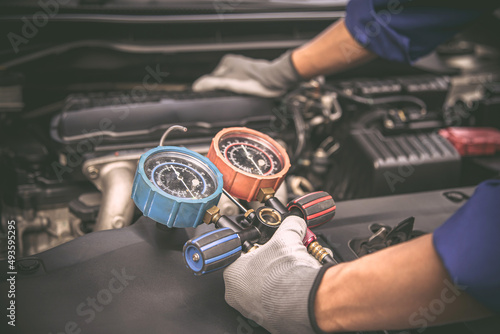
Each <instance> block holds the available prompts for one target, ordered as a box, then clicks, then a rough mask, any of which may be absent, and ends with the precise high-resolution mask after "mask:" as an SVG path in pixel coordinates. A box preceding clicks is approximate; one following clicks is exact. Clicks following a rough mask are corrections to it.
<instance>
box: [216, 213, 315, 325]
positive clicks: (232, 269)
mask: <svg viewBox="0 0 500 334" xmlns="http://www.w3.org/2000/svg"><path fill="white" fill-rule="evenodd" d="M306 228H307V225H306V223H305V222H304V220H303V219H302V218H299V217H296V216H290V217H288V218H286V219H285V220H284V221H283V223H282V224H281V226H280V227H279V228H278V230H277V231H276V232H275V234H274V236H273V237H272V238H271V240H269V241H268V242H267V243H266V244H264V245H263V246H260V247H259V248H258V249H256V250H253V251H251V252H249V253H247V254H243V255H242V256H241V257H240V258H239V259H238V260H236V261H235V262H234V263H233V264H231V265H230V266H229V267H228V268H227V269H226V270H225V271H224V282H225V285H226V301H227V303H228V304H229V305H231V306H232V307H234V308H235V309H237V310H238V311H239V312H240V313H241V314H242V315H243V316H245V317H247V318H249V319H251V320H253V321H255V322H256V323H258V324H259V325H261V326H262V327H264V328H266V329H267V330H268V331H270V332H271V333H301V334H305V333H314V331H313V328H312V325H311V322H310V317H309V313H308V312H310V310H309V307H313V306H314V305H312V306H309V297H310V296H309V295H310V293H311V289H312V288H313V284H314V283H315V280H316V279H317V276H318V273H319V272H320V268H321V267H322V266H321V265H320V264H319V263H318V261H317V260H316V259H315V258H314V257H312V256H311V255H310V254H309V253H308V252H307V250H306V247H305V246H304V245H303V244H302V239H303V238H304V236H305V233H306ZM321 272H324V270H321ZM321 276H322V275H321ZM319 279H321V277H320V278H319ZM316 285H317V284H316ZM313 299H314V298H313ZM313 312H314V309H313ZM313 321H315V320H314V319H313Z"/></svg>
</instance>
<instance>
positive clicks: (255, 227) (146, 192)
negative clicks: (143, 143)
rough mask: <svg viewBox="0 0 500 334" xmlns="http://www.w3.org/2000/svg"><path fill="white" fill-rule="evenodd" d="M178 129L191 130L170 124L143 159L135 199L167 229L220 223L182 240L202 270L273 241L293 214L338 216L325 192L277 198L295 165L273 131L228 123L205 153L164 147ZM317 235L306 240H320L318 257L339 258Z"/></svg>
mask: <svg viewBox="0 0 500 334" xmlns="http://www.w3.org/2000/svg"><path fill="white" fill-rule="evenodd" d="M174 130H182V131H186V130H187V129H186V128H184V127H181V126H177V125H176V126H172V127H170V128H169V129H168V130H167V131H166V132H165V133H164V135H163V136H162V138H161V140H160V144H159V146H158V147H156V148H153V149H151V150H149V151H147V152H146V153H144V154H143V155H142V156H141V158H140V159H139V163H138V166H137V171H136V174H135V179H134V184H133V188H132V198H133V200H134V202H135V204H136V205H137V207H138V208H139V209H140V210H141V211H142V213H143V214H144V216H146V217H150V218H151V219H153V220H154V221H156V222H157V223H159V224H162V225H164V226H166V227H168V228H187V227H197V226H198V225H200V224H201V223H203V222H205V223H206V224H214V226H215V230H213V231H211V232H208V233H206V234H204V235H202V236H200V237H198V238H196V239H193V240H189V241H188V242H187V243H186V245H185V246H184V260H185V263H186V265H187V267H188V268H190V269H191V270H192V271H193V272H194V273H195V274H196V275H202V274H205V273H208V272H211V271H215V270H217V269H221V268H223V267H225V266H227V265H229V264H230V263H232V262H233V261H234V260H236V259H237V258H238V257H239V256H240V254H241V253H242V252H248V251H251V250H253V249H255V248H256V247H258V245H260V244H263V243H265V242H267V240H269V239H270V238H271V236H272V235H273V233H274V231H275V230H276V229H277V228H278V227H279V225H280V224H281V222H282V221H283V220H284V219H285V218H286V216H288V215H290V214H295V215H298V216H301V217H302V218H304V219H305V220H306V222H307V221H308V215H309V217H313V218H314V224H315V226H317V225H320V224H322V223H326V222H327V221H329V220H331V219H332V218H333V215H334V214H335V203H334V201H333V199H332V198H331V196H330V195H328V194H327V193H325V192H316V193H312V194H308V195H305V196H302V197H301V198H299V199H297V200H295V201H292V202H293V203H292V202H290V205H289V206H288V207H287V206H285V205H283V204H282V203H281V202H280V201H279V200H278V199H277V198H275V197H274V192H275V191H276V189H277V188H278V187H279V186H280V185H281V183H282V182H283V180H284V178H285V176H286V173H287V172H288V170H289V168H290V159H289V157H288V155H287V153H286V151H285V149H284V148H283V147H282V146H281V145H280V144H278V143H277V142H276V141H275V140H274V139H272V138H271V137H269V136H268V135H266V134H263V133H261V132H259V131H255V130H252V129H248V128H244V127H234V128H226V129H223V130H221V131H220V132H219V133H218V134H217V135H216V136H215V137H214V138H213V139H212V143H211V145H210V149H209V152H208V154H207V157H204V156H202V155H200V154H198V153H196V152H194V151H191V150H189V149H186V148H183V147H176V146H163V143H164V141H165V138H166V137H167V135H168V134H169V133H170V132H171V131H174ZM223 192H224V194H225V195H226V196H228V198H229V199H230V200H231V201H233V202H234V203H235V204H236V205H237V206H238V207H239V209H240V210H241V211H242V214H244V219H242V220H240V221H238V222H236V220H233V219H231V218H230V217H226V216H224V215H221V214H220V210H219V209H218V208H217V204H218V202H219V199H220V197H221V195H222V193H223ZM237 199H240V200H245V201H255V200H258V201H260V202H261V203H263V206H262V207H260V208H259V209H257V210H255V211H254V210H251V209H250V210H247V209H246V208H245V207H243V206H242V205H241V204H240V203H239V201H238V200H237ZM298 200H300V201H299V206H298V205H297V201H298ZM301 203H302V204H303V205H302V206H300V204H301ZM297 208H298V209H297ZM318 218H319V219H318ZM318 221H319V224H318ZM309 232H310V231H309ZM311 233H312V232H311ZM312 235H314V234H312ZM315 241H316V239H315V237H314V238H312V237H311V234H309V235H308V242H307V244H306V243H305V244H306V246H309V245H313V244H314V245H313V246H314V247H316V248H315V249H314V251H315V252H316V253H321V254H318V256H316V255H315V257H316V258H317V259H318V261H320V262H321V263H325V262H330V260H333V259H331V257H330V256H329V255H328V254H327V253H326V252H324V251H323V252H322V251H321V249H320V248H321V246H319V245H318V243H317V242H315ZM318 247H319V248H318ZM310 252H311V250H310ZM311 254H312V253H311Z"/></svg>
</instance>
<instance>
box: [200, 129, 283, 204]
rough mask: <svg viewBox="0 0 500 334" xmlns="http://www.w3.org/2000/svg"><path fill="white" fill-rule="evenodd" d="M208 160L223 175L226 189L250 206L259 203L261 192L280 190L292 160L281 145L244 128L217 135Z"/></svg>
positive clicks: (213, 140)
mask: <svg viewBox="0 0 500 334" xmlns="http://www.w3.org/2000/svg"><path fill="white" fill-rule="evenodd" d="M207 157H208V159H210V161H212V162H213V163H214V165H215V166H216V167H217V168H218V169H219V171H220V172H221V173H222V178H223V181H224V189H226V191H227V192H228V193H230V194H231V195H232V196H234V197H236V198H239V199H243V200H246V201H249V202H250V201H254V200H255V199H256V197H257V193H258V191H259V189H260V188H267V187H270V188H273V189H274V190H276V189H278V187H279V186H280V185H281V182H283V180H284V179H285V175H286V173H287V172H288V170H289V169H290V158H289V157H288V154H287V153H286V151H285V149H284V148H283V147H282V146H281V145H280V144H278V143H277V142H276V141H275V140H274V139H272V138H271V137H269V136H268V135H266V134H263V133H262V132H259V131H256V130H252V129H248V128H244V127H234V128H226V129H223V130H221V131H220V132H219V133H217V135H216V136H215V137H214V138H213V139H212V143H211V145H210V149H209V151H208V155H207Z"/></svg>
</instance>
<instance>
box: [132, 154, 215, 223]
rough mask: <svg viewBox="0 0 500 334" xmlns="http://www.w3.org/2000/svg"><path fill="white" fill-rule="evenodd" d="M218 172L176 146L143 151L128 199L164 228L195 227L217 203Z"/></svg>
mask: <svg viewBox="0 0 500 334" xmlns="http://www.w3.org/2000/svg"><path fill="white" fill-rule="evenodd" d="M222 185H223V184H222V174H221V172H219V170H218V169H217V167H215V165H214V164H213V163H212V162H210V160H208V159H207V158H205V157H203V156H202V155H200V154H198V153H196V152H193V151H191V150H188V149H186V148H183V147H176V146H158V147H156V148H154V149H152V150H149V151H148V152H146V153H144V154H143V155H142V156H141V158H140V159H139V165H138V166H137V171H136V173H135V179H134V186H133V188H132V198H133V199H134V202H135V204H136V205H137V207H138V208H139V209H140V210H141V211H142V213H143V214H144V216H146V217H150V218H151V219H153V220H155V221H157V222H158V223H161V224H164V225H167V226H168V227H181V228H185V227H196V226H198V225H199V224H200V223H201V222H202V219H203V215H204V214H205V211H206V210H207V209H209V208H211V207H212V206H214V205H217V203H218V202H219V199H220V196H221V194H222Z"/></svg>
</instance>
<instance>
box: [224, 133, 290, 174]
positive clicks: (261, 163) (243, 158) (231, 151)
mask: <svg viewBox="0 0 500 334" xmlns="http://www.w3.org/2000/svg"><path fill="white" fill-rule="evenodd" d="M219 149H220V151H221V153H222V154H223V156H224V158H226V160H227V161H228V162H229V163H231V164H232V165H233V166H235V167H236V168H238V169H240V170H242V171H244V172H247V173H249V174H255V175H262V176H267V175H273V174H276V173H278V172H279V171H280V170H281V169H282V166H283V163H282V161H283V158H282V157H281V156H280V154H279V152H277V151H276V150H272V149H270V148H269V147H266V146H264V145H263V144H261V143H259V142H257V141H255V140H253V139H252V138H249V137H247V136H242V135H240V136H227V137H226V138H224V139H222V140H221V141H220V143H219Z"/></svg>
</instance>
